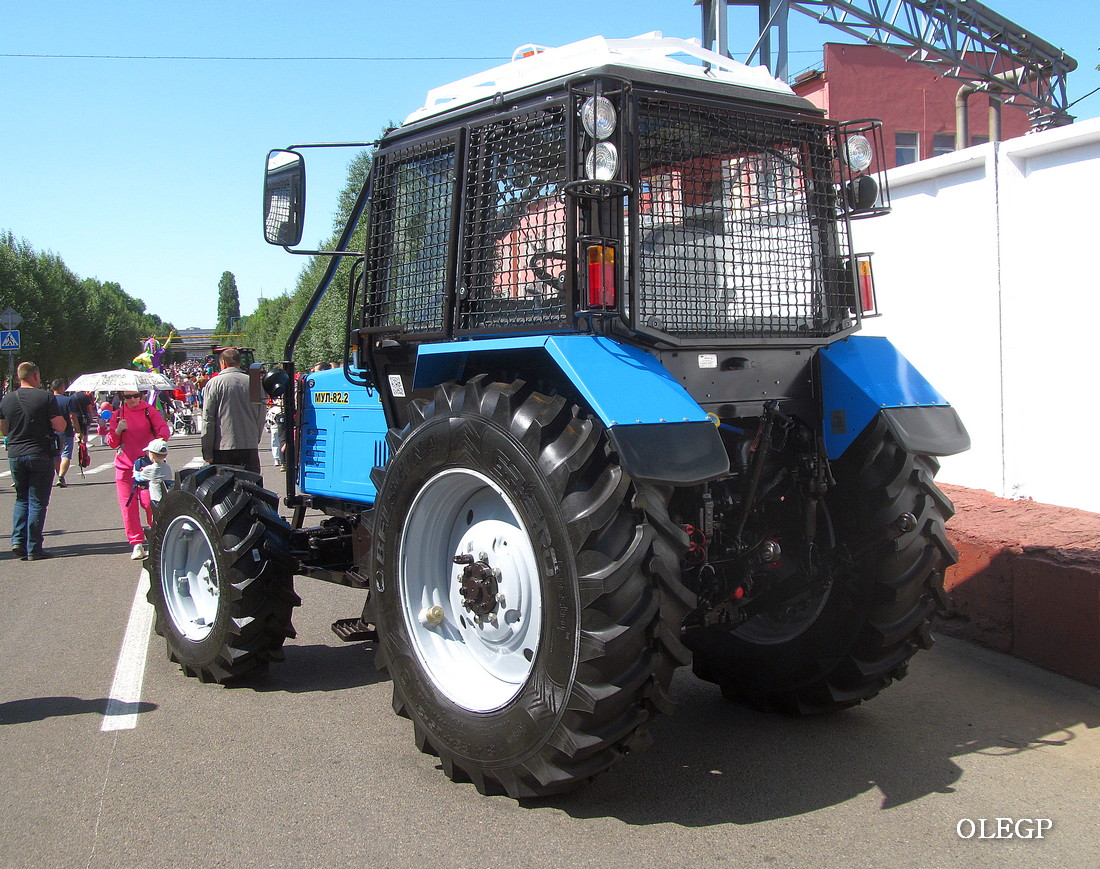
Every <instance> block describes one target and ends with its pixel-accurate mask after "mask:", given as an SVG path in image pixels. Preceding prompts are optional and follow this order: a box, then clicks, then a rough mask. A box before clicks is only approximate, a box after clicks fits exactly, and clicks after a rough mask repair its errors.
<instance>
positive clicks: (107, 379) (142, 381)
mask: <svg viewBox="0 0 1100 869" xmlns="http://www.w3.org/2000/svg"><path fill="white" fill-rule="evenodd" d="M173 388H174V384H173V383H172V381H170V380H169V379H168V378H167V377H165V376H164V375H163V374H161V373H160V372H159V371H131V370H130V369H127V368H116V369H115V370H114V371H100V372H97V373H95V374H81V375H80V376H79V377H78V378H77V379H76V380H74V381H73V382H72V383H70V384H69V389H68V391H69V392H145V391H146V390H149V389H173Z"/></svg>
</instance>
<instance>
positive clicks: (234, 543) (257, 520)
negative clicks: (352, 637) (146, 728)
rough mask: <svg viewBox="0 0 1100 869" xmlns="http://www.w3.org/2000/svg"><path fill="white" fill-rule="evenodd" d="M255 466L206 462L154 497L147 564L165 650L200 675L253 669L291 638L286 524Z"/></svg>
mask: <svg viewBox="0 0 1100 869" xmlns="http://www.w3.org/2000/svg"><path fill="white" fill-rule="evenodd" d="M277 506H278V496H276V495H275V494H274V493H273V492H270V491H267V490H265V489H263V488H262V487H261V479H260V477H259V475H258V474H253V473H250V472H248V471H242V470H239V469H236V468H226V467H217V466H207V467H204V468H201V469H199V470H198V471H196V472H195V473H193V474H190V475H188V476H186V477H184V479H183V480H182V481H181V483H180V485H179V486H178V487H177V488H174V489H172V490H171V491H169V492H168V493H167V494H166V495H165V496H164V498H163V499H162V500H161V502H160V508H159V510H158V511H157V517H156V522H155V525H154V528H153V539H152V544H151V546H150V551H149V560H148V562H147V566H148V569H149V596H148V598H149V603H151V604H152V605H153V606H154V607H155V609H156V632H157V633H158V634H160V635H162V636H163V637H164V639H165V640H166V642H167V644H168V657H169V659H171V660H172V661H175V662H176V663H178V664H179V665H180V666H181V667H182V668H183V671H184V673H186V674H187V675H189V676H197V677H198V678H199V679H201V680H202V681H204V682H225V681H226V680H228V679H232V678H235V677H238V676H244V675H256V674H259V673H262V672H263V671H264V670H266V668H267V665H268V662H270V661H279V660H282V657H283V652H282V646H283V642H284V641H285V640H286V639H287V638H288V637H293V636H294V627H293V625H292V624H291V613H292V611H293V609H294V607H296V606H298V604H299V603H301V600H300V599H299V598H298V596H297V595H296V594H295V593H294V582H293V572H292V561H291V558H290V555H289V552H288V549H287V541H288V539H289V533H290V526H289V525H288V524H287V522H286V521H285V520H283V519H282V518H280V516H279V514H278V512H277Z"/></svg>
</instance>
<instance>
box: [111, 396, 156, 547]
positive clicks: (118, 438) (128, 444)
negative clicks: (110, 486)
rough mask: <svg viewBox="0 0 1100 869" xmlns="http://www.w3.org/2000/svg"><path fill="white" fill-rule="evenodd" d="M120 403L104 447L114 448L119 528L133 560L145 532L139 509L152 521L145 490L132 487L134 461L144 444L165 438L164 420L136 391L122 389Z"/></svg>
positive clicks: (142, 544)
mask: <svg viewBox="0 0 1100 869" xmlns="http://www.w3.org/2000/svg"><path fill="white" fill-rule="evenodd" d="M120 395H121V396H122V406H121V407H120V408H119V409H118V411H116V412H115V413H114V414H112V416H111V425H110V427H109V428H108V430H107V446H109V447H111V448H112V449H114V451H115V489H116V490H117V491H118V504H119V506H120V507H121V508H122V527H123V528H125V529H126V539H127V540H128V541H129V543H130V545H131V546H133V547H134V551H133V554H132V555H131V556H130V557H131V558H132V559H134V560H135V561H138V560H141V559H143V558H145V555H146V553H145V531H144V530H143V529H142V525H141V512H140V509H139V505H140V507H141V508H144V510H145V517H146V519H147V520H148V521H149V524H150V525H152V524H153V513H152V508H151V507H150V504H149V491H148V489H137V490H135V489H134V462H135V461H137V460H138V459H139V458H141V457H142V456H143V455H144V452H145V447H146V446H147V445H148V444H149V442H150V441H152V440H155V439H156V438H163V439H164V440H167V439H168V436H169V434H170V431H169V428H168V423H166V422H165V421H164V417H163V416H161V414H160V411H159V410H157V409H156V408H155V407H153V406H152V405H151V404H149V403H148V402H146V401H145V399H143V398H142V397H141V393H139V392H123V393H120Z"/></svg>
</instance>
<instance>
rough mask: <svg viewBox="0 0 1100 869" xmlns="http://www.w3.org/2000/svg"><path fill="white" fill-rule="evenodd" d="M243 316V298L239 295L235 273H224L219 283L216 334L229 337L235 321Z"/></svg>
mask: <svg viewBox="0 0 1100 869" xmlns="http://www.w3.org/2000/svg"><path fill="white" fill-rule="evenodd" d="M240 316H241V297H240V295H239V294H238V293H237V279H236V278H235V277H233V272H222V277H221V280H220V281H218V325H217V326H215V327H214V329H215V332H216V334H218V335H228V334H229V332H230V331H231V327H232V326H234V325H235V324H234V322H233V321H234V320H238V319H240Z"/></svg>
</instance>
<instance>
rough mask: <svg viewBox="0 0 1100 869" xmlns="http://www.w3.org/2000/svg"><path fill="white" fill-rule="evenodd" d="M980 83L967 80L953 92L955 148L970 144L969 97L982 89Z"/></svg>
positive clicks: (958, 149) (958, 148)
mask: <svg viewBox="0 0 1100 869" xmlns="http://www.w3.org/2000/svg"><path fill="white" fill-rule="evenodd" d="M982 87H983V86H982V85H979V84H974V82H967V83H966V84H964V85H963V86H962V87H961V88H959V90H958V91H957V92H956V94H955V150H956V151H961V150H962V149H963V148H966V147H969V145H970V104H969V100H970V98H971V97H972V96H973V95H974V94H976V93H977V92H978V91H979V90H981V89H982Z"/></svg>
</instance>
